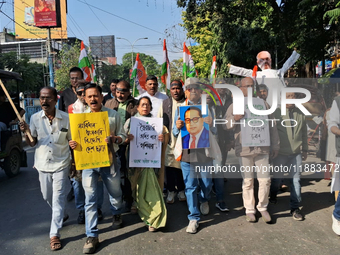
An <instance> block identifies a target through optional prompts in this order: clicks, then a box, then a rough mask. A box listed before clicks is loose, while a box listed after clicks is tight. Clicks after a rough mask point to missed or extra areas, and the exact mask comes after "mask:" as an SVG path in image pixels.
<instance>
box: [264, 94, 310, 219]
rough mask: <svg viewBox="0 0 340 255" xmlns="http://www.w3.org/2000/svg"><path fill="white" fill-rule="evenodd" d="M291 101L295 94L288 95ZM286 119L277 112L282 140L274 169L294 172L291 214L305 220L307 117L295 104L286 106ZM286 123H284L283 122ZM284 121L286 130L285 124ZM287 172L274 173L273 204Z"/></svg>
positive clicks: (291, 181) (291, 186) (271, 189)
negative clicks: (303, 173)
mask: <svg viewBox="0 0 340 255" xmlns="http://www.w3.org/2000/svg"><path fill="white" fill-rule="evenodd" d="M286 98H287V99H294V98H295V93H292V92H290V93H286ZM286 108H287V111H286V115H281V109H280V108H278V109H276V111H275V113H274V115H275V119H277V120H279V121H277V123H278V124H277V130H278V133H279V138H280V150H279V155H278V156H277V157H276V158H274V159H273V164H274V167H281V166H282V167H286V170H290V172H289V173H288V174H289V175H288V178H289V179H290V213H291V215H292V216H293V219H294V220H298V221H301V220H303V218H304V217H303V215H302V213H301V211H300V209H299V207H300V203H301V185H300V176H301V170H302V168H301V166H302V160H306V159H307V150H308V143H307V124H306V119H305V115H304V114H303V113H302V112H301V111H300V109H298V108H296V107H295V105H294V104H287V105H286ZM283 120H284V121H283ZM282 121H283V123H284V126H283V125H282V124H281V123H282ZM284 171H285V169H283V170H282V171H281V170H280V171H279V172H275V171H274V178H273V179H272V182H271V187H270V199H269V201H270V202H271V203H273V204H276V202H277V199H276V196H277V193H278V191H279V189H280V185H281V180H282V177H283V174H284Z"/></svg>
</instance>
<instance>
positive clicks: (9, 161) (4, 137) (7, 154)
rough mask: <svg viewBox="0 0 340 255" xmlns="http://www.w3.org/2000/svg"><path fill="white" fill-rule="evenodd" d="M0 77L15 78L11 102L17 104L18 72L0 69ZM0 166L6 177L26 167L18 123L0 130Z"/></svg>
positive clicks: (2, 78)
mask: <svg viewBox="0 0 340 255" xmlns="http://www.w3.org/2000/svg"><path fill="white" fill-rule="evenodd" d="M0 79H1V80H2V81H3V82H4V81H8V80H15V81H16V83H17V91H16V92H15V93H14V98H13V102H14V103H15V104H18V105H19V87H18V81H21V80H22V78H21V76H20V75H19V74H18V73H14V72H8V71H4V70H0ZM1 114H3V113H1ZM0 135H1V144H0V146H1V152H0V167H1V168H2V169H3V170H5V173H6V175H7V176H8V177H14V176H16V175H17V174H19V172H20V167H27V156H26V151H25V150H24V149H23V145H22V135H21V132H20V129H19V125H18V123H14V124H11V125H10V126H9V128H8V129H7V130H4V131H1V133H0Z"/></svg>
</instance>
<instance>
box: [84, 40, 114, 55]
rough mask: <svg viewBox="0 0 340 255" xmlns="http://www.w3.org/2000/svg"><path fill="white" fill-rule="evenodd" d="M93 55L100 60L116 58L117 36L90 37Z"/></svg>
mask: <svg viewBox="0 0 340 255" xmlns="http://www.w3.org/2000/svg"><path fill="white" fill-rule="evenodd" d="M89 41H90V47H91V54H92V55H95V56H97V57H98V58H107V57H116V47H115V36H114V35H105V36H90V37H89Z"/></svg>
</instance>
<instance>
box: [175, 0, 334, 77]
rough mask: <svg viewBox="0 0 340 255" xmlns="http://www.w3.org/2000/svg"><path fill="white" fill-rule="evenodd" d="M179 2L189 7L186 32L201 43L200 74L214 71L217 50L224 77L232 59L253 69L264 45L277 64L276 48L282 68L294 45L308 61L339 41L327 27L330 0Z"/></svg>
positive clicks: (331, 6) (303, 60)
mask: <svg viewBox="0 0 340 255" xmlns="http://www.w3.org/2000/svg"><path fill="white" fill-rule="evenodd" d="M336 2H339V1H336ZM177 4H178V6H179V7H183V8H185V12H184V13H183V15H182V16H183V26H184V28H186V30H187V37H188V38H192V39H194V40H195V41H196V42H197V43H198V44H199V46H195V47H192V48H191V49H190V50H191V53H192V56H193V59H194V62H195V67H196V68H197V69H198V70H199V73H200V76H201V77H207V76H208V75H209V73H210V71H209V70H210V67H211V60H212V56H213V55H216V56H217V68H218V76H220V77H223V76H224V77H225V76H227V73H228V68H227V64H228V63H232V64H234V65H238V66H243V67H246V68H253V66H254V65H255V64H256V54H257V53H258V52H259V51H262V50H267V51H269V52H271V53H272V59H273V65H274V62H275V57H276V56H275V54H274V53H275V52H276V50H277V56H278V67H281V66H282V64H283V63H284V61H285V60H286V59H287V58H288V57H289V56H290V54H291V52H292V51H293V49H294V48H295V47H297V48H298V50H300V52H301V55H302V58H301V63H303V64H305V63H307V62H310V61H314V62H315V61H317V60H321V59H322V58H323V57H324V56H325V48H326V47H329V46H331V42H332V41H334V31H335V29H336V28H331V29H330V30H328V31H327V30H325V29H324V19H323V17H324V14H325V12H326V13H327V11H329V10H332V9H334V1H331V0H325V1H317V0H286V1H275V0H265V1H263V0H261V1H260V0H254V1H240V0H230V1H220V0H178V1H177Z"/></svg>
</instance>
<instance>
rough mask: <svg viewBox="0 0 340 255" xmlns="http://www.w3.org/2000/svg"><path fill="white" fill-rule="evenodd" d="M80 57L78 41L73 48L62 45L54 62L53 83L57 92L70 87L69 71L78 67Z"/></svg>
mask: <svg viewBox="0 0 340 255" xmlns="http://www.w3.org/2000/svg"><path fill="white" fill-rule="evenodd" d="M79 55H80V41H76V43H75V44H74V45H73V46H70V45H68V44H63V46H62V49H61V51H60V52H59V53H58V55H57V57H56V61H55V69H56V71H55V83H56V88H57V89H58V90H63V89H65V88H67V87H69V86H70V76H69V71H70V69H71V68H72V67H74V66H78V61H79Z"/></svg>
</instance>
